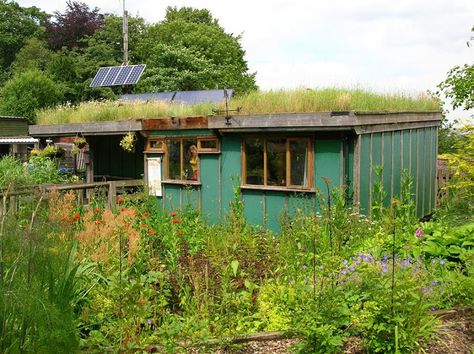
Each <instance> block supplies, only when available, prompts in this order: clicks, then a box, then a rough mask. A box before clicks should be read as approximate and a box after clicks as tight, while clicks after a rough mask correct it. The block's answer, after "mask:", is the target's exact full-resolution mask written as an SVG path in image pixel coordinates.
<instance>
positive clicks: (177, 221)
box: [171, 218, 181, 224]
mask: <svg viewBox="0 0 474 354" xmlns="http://www.w3.org/2000/svg"><path fill="white" fill-rule="evenodd" d="M171 222H172V223H173V224H177V223H179V222H181V219H178V218H175V219H171Z"/></svg>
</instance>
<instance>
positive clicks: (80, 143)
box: [74, 136, 87, 149]
mask: <svg viewBox="0 0 474 354" xmlns="http://www.w3.org/2000/svg"><path fill="white" fill-rule="evenodd" d="M74 145H75V146H76V147H77V148H78V149H84V148H85V147H86V145H87V140H86V138H84V137H82V136H77V137H75V138H74Z"/></svg>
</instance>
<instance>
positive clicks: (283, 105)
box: [38, 88, 440, 124]
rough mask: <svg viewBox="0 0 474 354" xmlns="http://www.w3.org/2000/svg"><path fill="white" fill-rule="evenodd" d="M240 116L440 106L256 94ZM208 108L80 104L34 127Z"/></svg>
mask: <svg viewBox="0 0 474 354" xmlns="http://www.w3.org/2000/svg"><path fill="white" fill-rule="evenodd" d="M236 107H241V111H240V114H259V113H261V114H265V113H282V112H298V113H300V112H325V111H346V110H354V111H439V110H440V102H439V101H438V100H436V99H433V98H432V97H429V96H427V95H419V96H417V97H414V96H410V95H407V94H404V93H393V94H379V93H374V92H370V91H367V90H362V89H338V88H326V89H314V90H304V89H299V90H276V91H256V92H252V93H249V94H247V95H243V96H239V97H236V98H234V99H232V100H231V101H230V108H231V109H233V108H236ZM213 108H218V109H220V110H223V109H224V107H222V106H221V107H213V105H211V104H199V105H193V106H185V105H177V104H167V103H164V102H148V103H144V102H117V101H115V102H112V101H108V102H84V103H81V104H80V105H79V106H74V107H73V106H61V107H57V108H54V109H48V110H45V111H42V112H40V113H39V114H38V124H59V123H82V122H97V121H111V120H126V119H145V118H160V117H179V116H193V115H211V114H213V111H212V109H213Z"/></svg>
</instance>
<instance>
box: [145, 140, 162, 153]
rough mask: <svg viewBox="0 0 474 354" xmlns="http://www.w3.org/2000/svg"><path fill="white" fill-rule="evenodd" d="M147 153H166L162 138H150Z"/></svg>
mask: <svg viewBox="0 0 474 354" xmlns="http://www.w3.org/2000/svg"><path fill="white" fill-rule="evenodd" d="M146 150H147V151H157V152H163V151H164V141H163V139H161V138H149V139H148V143H147V148H146Z"/></svg>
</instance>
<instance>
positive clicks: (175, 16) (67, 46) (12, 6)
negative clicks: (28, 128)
mask: <svg viewBox="0 0 474 354" xmlns="http://www.w3.org/2000/svg"><path fill="white" fill-rule="evenodd" d="M128 24H129V58H130V63H131V64H146V65H147V68H146V70H145V72H144V75H143V76H142V79H141V80H140V82H139V83H138V85H134V86H127V87H125V88H124V87H120V86H115V87H102V88H90V87H89V85H90V82H91V81H92V78H93V77H94V75H95V73H96V72H97V70H98V69H99V68H100V67H101V66H114V65H121V64H122V60H123V59H122V58H123V49H122V48H123V43H122V17H121V16H117V15H113V14H104V13H102V12H101V11H100V9H98V8H93V9H91V8H89V6H88V5H86V4H85V3H81V2H77V1H73V0H68V1H67V2H66V9H65V11H64V12H59V11H56V12H54V14H52V15H49V14H47V13H45V12H43V11H41V10H40V9H38V8H36V7H22V6H20V5H18V4H17V3H16V2H15V1H11V0H0V69H1V71H0V86H4V87H3V88H1V87H0V90H1V96H0V114H14V115H23V116H26V117H28V118H29V119H30V120H31V121H32V122H33V121H34V118H35V116H36V113H35V111H36V110H38V109H41V108H43V107H48V106H51V105H54V104H58V103H66V102H68V103H72V104H77V103H80V102H82V101H87V100H96V99H104V98H105V99H111V98H116V97H117V96H118V95H120V94H121V93H123V92H127V93H130V92H160V91H170V90H199V89H215V88H233V89H234V90H235V92H236V93H237V94H238V93H246V92H249V91H252V90H255V89H256V88H257V86H256V83H255V73H251V72H249V68H248V65H247V62H246V60H245V51H244V50H243V48H242V46H241V43H240V41H241V37H240V36H239V35H237V36H236V35H234V34H231V33H227V32H226V31H225V30H224V28H222V26H220V24H219V21H218V20H217V19H215V18H214V17H213V16H212V14H211V12H210V11H209V10H206V9H194V8H191V7H182V8H177V7H168V8H167V10H166V15H165V18H164V19H163V21H161V22H158V23H151V24H149V23H146V22H145V20H144V19H143V18H141V17H139V16H129V18H128ZM12 29H13V30H12ZM33 85H38V86H35V87H33Z"/></svg>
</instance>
